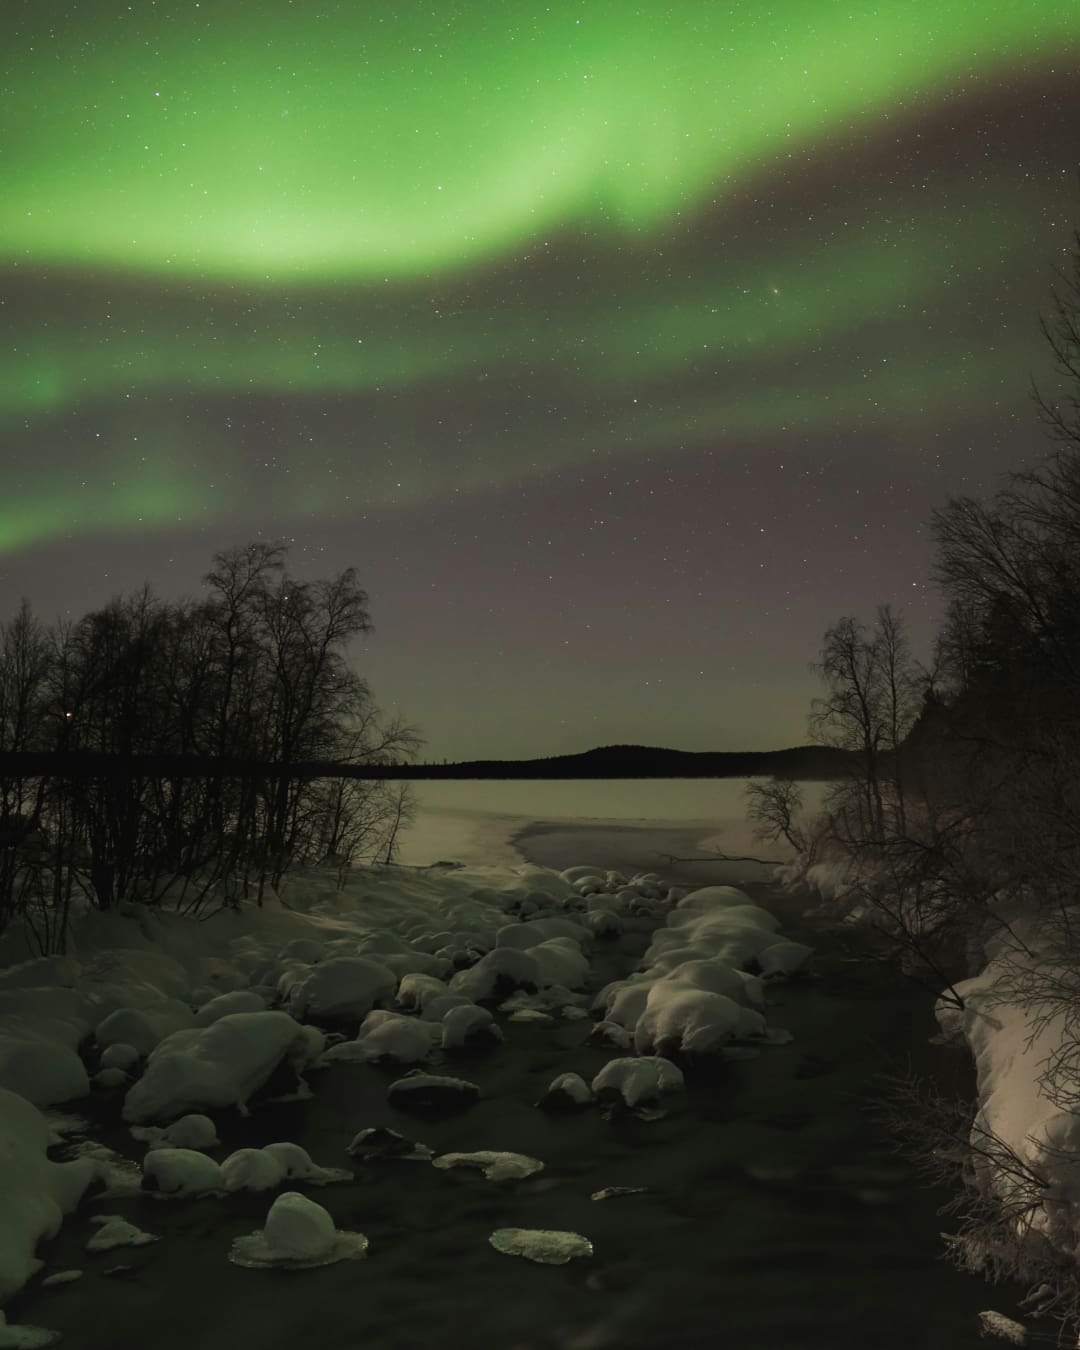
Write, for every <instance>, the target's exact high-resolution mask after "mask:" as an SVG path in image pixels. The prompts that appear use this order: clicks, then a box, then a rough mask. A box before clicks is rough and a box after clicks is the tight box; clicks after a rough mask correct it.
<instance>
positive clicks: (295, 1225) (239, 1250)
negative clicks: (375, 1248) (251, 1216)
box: [229, 1191, 368, 1269]
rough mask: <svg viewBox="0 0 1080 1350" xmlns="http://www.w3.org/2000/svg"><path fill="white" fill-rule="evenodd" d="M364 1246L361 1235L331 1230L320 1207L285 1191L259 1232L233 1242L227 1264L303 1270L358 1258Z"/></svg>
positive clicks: (365, 1244)
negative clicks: (230, 1262)
mask: <svg viewBox="0 0 1080 1350" xmlns="http://www.w3.org/2000/svg"><path fill="white" fill-rule="evenodd" d="M367 1246H368V1241H367V1238H366V1237H364V1235H363V1234H362V1233H348V1232H339V1231H338V1230H337V1229H335V1227H334V1220H333V1217H332V1216H331V1215H330V1213H329V1212H328V1211H327V1210H325V1209H323V1207H322V1206H321V1205H317V1204H315V1202H314V1201H313V1200H309V1199H308V1198H307V1196H306V1195H301V1194H300V1192H299V1191H285V1192H284V1194H282V1195H279V1196H278V1198H277V1199H276V1200H275V1201H274V1203H273V1204H272V1205H271V1206H270V1212H269V1213H268V1214H267V1216H266V1224H265V1226H264V1228H263V1229H262V1231H261V1232H258V1233H251V1234H250V1235H249V1236H247V1237H239V1238H236V1239H235V1240H234V1241H233V1244H232V1248H231V1250H230V1252H229V1260H230V1261H232V1262H233V1263H234V1264H235V1265H238V1266H250V1267H255V1268H258V1267H262V1266H281V1267H284V1268H285V1269H290V1268H291V1269H303V1268H305V1267H310V1266H326V1265H330V1264H331V1263H332V1262H334V1261H342V1260H345V1259H347V1258H353V1259H356V1258H359V1257H362V1256H364V1254H365V1253H366V1252H367Z"/></svg>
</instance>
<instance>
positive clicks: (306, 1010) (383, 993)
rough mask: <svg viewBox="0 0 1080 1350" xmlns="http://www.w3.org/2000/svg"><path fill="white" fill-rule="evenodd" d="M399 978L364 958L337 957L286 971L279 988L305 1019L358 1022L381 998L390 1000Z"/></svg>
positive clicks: (295, 1011)
mask: <svg viewBox="0 0 1080 1350" xmlns="http://www.w3.org/2000/svg"><path fill="white" fill-rule="evenodd" d="M396 987H397V976H396V975H395V974H394V973H393V971H392V970H390V969H389V968H388V967H387V966H385V965H382V964H381V963H380V962H379V961H376V960H374V959H372V958H368V957H364V956H336V957H330V958H329V959H328V960H326V961H322V962H320V963H319V965H317V966H315V967H314V968H312V969H310V970H307V971H303V970H296V971H287V972H286V973H285V975H283V976H282V978H281V982H280V983H279V985H278V989H279V992H280V993H281V995H282V997H283V998H284V999H285V1002H286V1004H287V1006H288V1010H289V1012H290V1013H292V1014H293V1016H294V1017H296V1018H297V1019H298V1020H302V1019H303V1018H305V1017H316V1018H320V1019H327V1020H329V1019H341V1018H344V1019H347V1020H350V1021H352V1020H356V1021H359V1020H360V1019H361V1018H363V1017H366V1016H367V1014H368V1013H369V1012H371V1010H372V1008H374V1006H375V1004H376V1003H378V1002H379V1001H380V999H389V998H391V997H392V996H393V993H394V990H395V989H396Z"/></svg>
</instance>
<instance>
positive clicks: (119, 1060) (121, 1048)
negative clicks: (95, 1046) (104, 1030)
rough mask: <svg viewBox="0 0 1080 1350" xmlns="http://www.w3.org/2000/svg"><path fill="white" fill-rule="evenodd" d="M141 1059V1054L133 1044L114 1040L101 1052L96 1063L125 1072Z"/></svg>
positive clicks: (104, 1067)
mask: <svg viewBox="0 0 1080 1350" xmlns="http://www.w3.org/2000/svg"><path fill="white" fill-rule="evenodd" d="M141 1059H142V1055H140V1054H139V1052H138V1050H136V1049H135V1047H134V1046H133V1045H127V1044H126V1043H125V1042H124V1041H116V1042H114V1044H112V1045H110V1046H107V1047H106V1048H105V1049H104V1050H103V1051H102V1052H101V1058H100V1060H99V1061H98V1063H99V1064H100V1065H101V1067H102V1068H103V1069H123V1070H124V1071H125V1072H126V1071H128V1070H130V1069H134V1068H135V1066H136V1064H138V1063H139V1061H140V1060H141Z"/></svg>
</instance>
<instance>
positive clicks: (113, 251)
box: [0, 0, 1080, 280]
mask: <svg viewBox="0 0 1080 1350" xmlns="http://www.w3.org/2000/svg"><path fill="white" fill-rule="evenodd" d="M23 24H24V25H25V26H24V27H23V30H22V33H21V35H20V41H19V42H18V43H15V44H12V46H11V48H10V49H9V60H10V61H11V66H12V68H11V70H10V71H9V74H8V78H7V79H6V80H5V82H4V86H3V87H4V91H5V92H4V95H3V98H2V101H0V120H2V125H3V126H4V128H5V136H4V145H5V149H4V158H3V166H4V192H3V194H2V199H0V258H7V259H9V260H16V259H21V258H26V257H31V258H35V259H38V260H46V259H47V260H49V261H52V262H77V263H89V264H91V265H93V266H104V265H108V266H116V267H123V268H135V269H142V270H146V271H150V272H154V273H159V274H160V273H166V272H169V273H175V272H181V273H188V274H195V275H198V276H219V277H221V276H224V277H229V278H238V277H249V278H253V279H254V278H261V277H269V278H273V279H276V280H284V279H295V278H301V277H302V278H307V279H320V278H321V279H326V278H328V277H331V278H334V279H335V280H341V279H344V278H371V277H383V276H394V277H399V276H415V275H417V274H426V273H431V272H433V271H439V270H447V269H450V270H453V269H457V268H460V267H462V266H463V265H465V264H467V263H469V262H472V261H476V260H479V259H483V258H487V257H490V256H491V255H493V254H495V253H499V252H507V251H510V250H512V249H515V248H520V247H521V246H523V245H525V244H527V243H528V242H529V241H531V240H533V239H535V238H537V237H538V236H539V235H542V234H543V232H545V231H550V230H553V229H563V228H566V227H568V226H569V227H574V228H583V227H590V226H591V227H593V228H597V229H600V230H602V231H607V232H612V233H615V234H618V233H626V232H635V231H641V230H646V231H662V230H663V229H664V227H665V225H667V224H668V223H669V222H670V221H671V219H672V218H673V217H674V216H676V215H677V214H678V213H679V212H683V211H689V210H694V209H695V208H696V207H697V206H699V205H700V204H702V203H704V202H706V201H708V200H710V199H713V198H714V197H716V196H717V195H718V194H719V195H720V196H721V197H722V196H723V194H724V191H725V187H726V185H729V184H731V183H732V182H734V181H736V180H738V178H739V177H740V176H742V175H745V174H746V173H748V172H750V171H757V170H758V169H759V168H760V166H761V165H762V164H763V163H765V162H767V161H769V160H770V159H772V158H776V157H780V156H783V155H788V154H792V153H798V152H800V151H801V150H803V149H804V148H805V147H807V146H810V145H813V144H814V143H816V142H819V141H820V140H822V139H823V138H825V137H826V136H829V135H831V134H833V133H835V132H837V131H838V130H840V129H841V128H843V127H845V126H849V125H851V124H853V123H855V122H856V121H860V120H864V119H866V118H868V117H877V116H881V115H885V114H888V113H889V112H891V111H893V110H895V109H896V108H897V106H898V105H902V104H903V103H904V102H905V101H910V102H914V101H917V100H919V99H920V98H923V97H926V96H933V95H934V94H935V93H936V92H937V91H940V90H943V89H955V88H957V87H958V86H959V85H961V84H962V83H963V82H964V81H965V80H967V79H969V78H970V77H971V75H972V73H973V72H987V71H993V70H996V69H1000V68H1003V67H1006V66H1008V65H1010V64H1015V63H1017V62H1019V61H1022V60H1025V59H1026V60H1031V59H1033V58H1038V57H1040V56H1047V57H1049V56H1058V57H1060V56H1061V54H1062V49H1063V48H1067V47H1075V46H1076V45H1077V43H1078V42H1080V7H1077V6H1076V5H1075V4H1066V3H1053V2H1051V3H1047V0H995V2H994V3H993V4H992V5H990V6H985V5H981V4H972V3H971V0H935V3H933V4H930V3H927V0H889V3H888V4H887V5H883V6H881V7H880V8H879V7H877V6H875V7H873V8H870V7H866V6H862V5H857V4H852V3H850V0H842V2H841V3H837V0H774V3H771V4H770V5H768V6H767V7H766V6H765V5H764V4H756V3H744V4H740V5H736V6H728V5H718V4H716V3H715V0H704V3H702V2H701V0H698V2H697V3H694V2H692V0H683V3H681V4H679V5H676V6H670V7H669V6H665V7H664V8H663V10H662V11H661V10H660V9H659V7H656V6H650V5H642V6H630V5H627V4H626V3H625V0H606V2H605V0H600V2H599V3H598V2H597V0H592V3H590V4H588V5H585V4H583V3H581V0H576V2H575V3H567V0H561V3H560V2H558V0H556V2H555V3H550V4H547V5H545V6H544V7H543V8H542V10H541V7H540V6H538V5H532V4H525V3H520V2H518V3H514V2H510V3H501V4H498V5H491V4H486V3H485V4H481V3H475V4H472V5H470V6H467V7H458V6H445V7H443V6H433V5H432V4H431V3H430V0H423V3H419V2H418V0H413V3H407V2H406V3H403V4H399V5H395V6H394V9H393V15H392V17H389V16H388V15H387V13H386V10H385V7H384V6H381V5H379V4H357V3H337V4H327V3H321V2H320V0H315V2H314V3H307V2H305V3H304V4H302V5H291V4H285V3H282V0H269V3H260V4H259V5H257V6H250V7H247V8H246V9H241V7H239V6H237V7H235V8H234V9H233V10H232V12H230V10H229V8H226V7H223V6H222V5H221V4H220V3H206V4H205V5H200V4H195V3H189V4H186V5H184V6H183V7H182V8H181V7H180V6H172V7H171V12H170V6H168V5H159V6H155V5H143V4H138V5H128V4H119V3H115V0H114V3H107V2H105V3H95V4H93V5H83V6H82V7H81V9H80V8H79V7H76V8H75V11H74V14H72V13H71V9H70V7H68V6H60V5H58V4H56V3H50V2H49V0H36V3H35V4H33V5H25V6H23Z"/></svg>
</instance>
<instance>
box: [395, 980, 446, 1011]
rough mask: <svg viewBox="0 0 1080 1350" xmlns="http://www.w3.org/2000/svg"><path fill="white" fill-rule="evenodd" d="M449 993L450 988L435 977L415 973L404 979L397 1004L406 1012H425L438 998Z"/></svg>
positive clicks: (396, 1000)
mask: <svg viewBox="0 0 1080 1350" xmlns="http://www.w3.org/2000/svg"><path fill="white" fill-rule="evenodd" d="M447 993H449V987H448V986H447V985H446V984H444V983H443V981H442V980H440V979H438V978H437V977H436V976H434V975H426V974H423V973H422V972H413V973H410V974H408V975H405V976H403V977H402V980H401V983H400V984H399V985H398V991H397V996H396V998H395V1000H394V1001H395V1002H396V1003H397V1005H398V1007H399V1008H402V1009H403V1010H404V1011H405V1012H423V1011H424V1009H425V1007H426V1006H427V1005H428V1004H429V1003H430V1002H431V1001H432V1000H433V999H436V998H442V997H444V996H445V995H446V994H447Z"/></svg>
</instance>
